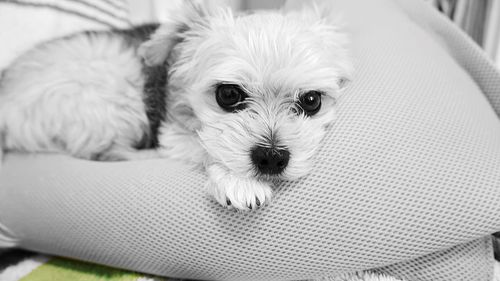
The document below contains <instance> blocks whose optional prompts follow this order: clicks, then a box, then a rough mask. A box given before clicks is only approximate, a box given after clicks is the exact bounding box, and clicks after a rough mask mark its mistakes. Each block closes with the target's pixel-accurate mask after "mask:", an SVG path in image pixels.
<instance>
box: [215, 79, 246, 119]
mask: <svg viewBox="0 0 500 281" xmlns="http://www.w3.org/2000/svg"><path fill="white" fill-rule="evenodd" d="M246 97H247V95H246V94H245V92H244V91H243V90H242V89H241V88H240V86H238V85H234V84H221V85H219V86H217V89H216V90H215V99H216V100H217V104H219V106H220V107H221V108H222V109H224V110H225V111H228V112H234V111H237V110H242V109H243V108H244V107H245V104H244V103H242V101H243V100H245V98H246Z"/></svg>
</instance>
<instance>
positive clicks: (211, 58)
mask: <svg viewBox="0 0 500 281" xmlns="http://www.w3.org/2000/svg"><path fill="white" fill-rule="evenodd" d="M190 9H191V10H190V11H188V12H187V13H186V14H187V15H188V16H185V17H184V20H181V21H180V22H182V24H181V25H179V24H178V23H177V25H176V31H175V33H172V32H173V31H172V25H171V26H170V27H169V26H164V27H162V28H163V30H162V28H160V29H159V30H158V32H157V33H156V34H155V35H154V36H153V38H152V40H151V41H150V42H147V43H146V44H145V45H146V47H148V49H146V51H145V58H146V60H148V58H149V59H151V61H150V63H152V64H154V63H159V62H163V61H165V60H166V61H167V62H168V65H169V77H168V88H169V93H168V95H169V102H168V103H169V110H170V111H171V112H170V113H171V114H174V115H175V114H178V115H182V116H184V119H183V122H186V124H188V125H189V126H192V127H193V129H195V130H196V131H197V133H198V135H199V138H200V140H201V143H202V145H203V146H204V147H205V149H206V151H207V152H208V154H209V155H210V156H211V157H210V158H211V161H213V162H217V163H219V164H222V165H224V166H225V167H226V168H227V169H228V170H229V171H231V172H232V173H234V174H235V175H238V176H243V177H257V178H263V179H274V178H280V179H295V178H298V177H301V176H303V175H305V174H307V172H308V171H309V170H310V168H311V166H312V164H313V155H314V153H315V151H316V150H317V148H318V147H319V144H320V141H321V139H322V138H323V136H324V134H325V132H326V127H327V126H328V125H329V124H331V123H332V122H333V121H334V120H335V104H336V98H337V96H338V94H339V91H340V88H341V85H342V83H343V82H344V81H345V79H347V78H348V77H349V74H350V71H351V65H350V63H349V57H348V54H347V50H346V46H345V44H346V39H345V37H344V35H342V34H341V33H339V32H338V31H337V29H336V28H335V27H334V26H332V25H330V24H328V23H326V21H325V19H322V18H321V17H320V16H318V15H317V13H315V12H313V11H304V12H300V13H292V14H282V13H278V12H275V13H257V14H251V15H244V16H238V17H234V16H233V15H232V13H231V12H230V11H229V10H227V9H220V8H207V7H199V6H195V5H193V6H191V7H190ZM190 13H191V16H189V14H190ZM186 14H185V15H186ZM193 14H194V15H196V16H194V17H193ZM173 34H174V35H173ZM148 51H149V52H150V53H149V57H148ZM165 51H167V52H166V53H165ZM172 111H173V112H172ZM178 119H179V118H178Z"/></svg>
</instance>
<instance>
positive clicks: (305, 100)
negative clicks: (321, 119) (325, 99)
mask: <svg viewBox="0 0 500 281" xmlns="http://www.w3.org/2000/svg"><path fill="white" fill-rule="evenodd" d="M298 105H299V107H300V108H301V109H302V110H303V111H304V113H305V114H306V115H307V116H312V115H314V114H316V113H318V111H319V110H320V108H321V93H320V92H318V91H309V92H307V93H305V94H303V95H302V96H300V97H299V102H298Z"/></svg>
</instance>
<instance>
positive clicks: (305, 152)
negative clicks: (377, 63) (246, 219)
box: [0, 3, 351, 210]
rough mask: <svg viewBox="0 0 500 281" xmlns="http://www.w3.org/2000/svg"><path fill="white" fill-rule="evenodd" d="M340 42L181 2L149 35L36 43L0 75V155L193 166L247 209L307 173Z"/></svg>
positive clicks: (299, 19)
mask: <svg viewBox="0 0 500 281" xmlns="http://www.w3.org/2000/svg"><path fill="white" fill-rule="evenodd" d="M345 41H346V39H345V36H344V35H343V34H341V33H339V31H338V30H337V29H336V27H334V26H332V25H330V24H329V23H327V22H326V20H325V19H324V18H323V17H321V16H320V15H319V13H318V12H315V11H312V10H311V11H307V12H300V13H294V14H282V13H278V12H275V13H267V14H260V13H259V14H253V15H245V16H241V17H234V16H233V15H232V13H231V12H230V11H229V10H228V9H222V8H220V7H212V6H205V5H199V4H192V3H187V4H185V5H184V7H183V9H182V10H181V11H179V12H178V13H177V14H175V15H173V18H172V21H171V22H168V23H165V24H163V25H161V26H160V27H157V26H154V25H148V26H142V27H138V28H136V29H134V30H127V31H111V32H86V33H81V34H76V35H72V36H68V37H65V38H62V39H58V40H54V41H51V42H48V43H44V44H42V45H40V46H38V47H36V48H35V49H33V50H31V51H29V52H28V53H26V54H24V55H23V56H21V57H20V58H18V59H17V60H16V61H15V62H14V63H13V64H12V65H11V66H10V67H9V68H8V69H6V70H5V72H4V73H3V75H2V78H1V80H0V136H1V137H2V139H3V144H2V146H3V149H5V150H18V151H28V152H40V151H44V152H47V151H53V152H64V153H68V154H71V155H73V156H76V157H80V158H85V159H98V160H121V159H137V158H149V157H170V158H174V159H179V160H182V161H188V162H191V163H195V164H202V165H204V167H205V169H206V171H207V173H208V176H209V182H208V184H207V186H208V188H209V190H210V192H211V193H212V194H213V195H214V197H215V198H216V200H217V201H218V202H219V203H220V204H222V205H225V206H232V207H234V208H236V209H241V210H243V209H252V208H255V207H257V206H260V205H261V204H263V203H265V202H266V201H268V200H269V199H270V197H271V193H272V192H271V188H270V183H269V182H270V181H272V180H274V179H295V178H298V177H301V176H304V175H305V174H307V172H308V171H309V170H310V167H311V166H312V158H313V155H314V152H315V151H316V149H317V147H318V146H319V142H320V140H321V139H322V137H323V136H324V134H325V127H326V126H327V125H329V124H331V123H332V122H333V121H334V119H335V106H334V105H335V98H336V96H337V94H338V93H339V91H340V88H341V84H342V82H343V81H344V80H345V79H346V78H348V77H349V75H350V72H351V64H350V61H349V58H348V55H347V49H346V46H345V43H346V42H345ZM167 72H168V74H167ZM144 149H147V150H144Z"/></svg>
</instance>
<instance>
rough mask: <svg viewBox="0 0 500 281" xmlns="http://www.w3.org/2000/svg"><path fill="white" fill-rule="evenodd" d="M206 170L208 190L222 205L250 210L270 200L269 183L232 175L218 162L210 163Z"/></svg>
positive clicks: (270, 190)
mask: <svg viewBox="0 0 500 281" xmlns="http://www.w3.org/2000/svg"><path fill="white" fill-rule="evenodd" d="M206 170H207V173H208V177H209V179H208V182H207V187H208V191H209V193H210V194H211V195H213V196H214V198H215V200H217V202H219V203H220V204H221V205H222V206H225V207H228V208H235V209H238V210H252V209H257V208H258V207H260V206H262V205H264V204H265V203H266V202H268V201H270V200H271V197H272V189H271V186H270V184H269V183H266V182H263V181H259V180H257V179H254V178H249V177H246V178H243V177H238V176H235V175H232V174H231V173H230V171H228V170H227V168H225V167H223V166H221V165H219V164H210V165H208V166H207V168H206Z"/></svg>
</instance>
